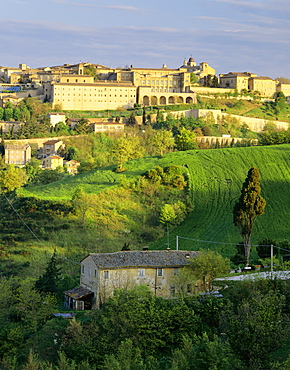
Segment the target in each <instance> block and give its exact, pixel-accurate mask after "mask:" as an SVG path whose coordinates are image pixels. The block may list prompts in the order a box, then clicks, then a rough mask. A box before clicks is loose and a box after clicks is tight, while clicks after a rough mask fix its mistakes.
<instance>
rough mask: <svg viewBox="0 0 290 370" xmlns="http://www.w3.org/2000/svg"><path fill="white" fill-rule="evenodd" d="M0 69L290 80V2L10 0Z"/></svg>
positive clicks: (3, 20) (1, 32) (0, 23)
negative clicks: (201, 70)
mask: <svg viewBox="0 0 290 370" xmlns="http://www.w3.org/2000/svg"><path fill="white" fill-rule="evenodd" d="M0 45H1V52H0V65H1V66H7V67H18V65H19V64H20V63H26V64H27V65H28V66H30V67H31V68H36V67H46V66H55V65H63V64H65V63H69V64H75V63H79V62H90V63H95V64H103V65H105V66H107V67H112V68H116V67H125V66H131V65H133V67H136V68H137V67H139V68H141V67H148V68H161V67H162V66H163V64H166V65H167V67H168V68H179V67H180V66H181V65H182V64H183V60H184V59H187V60H188V59H189V58H190V57H192V58H194V60H195V61H196V63H197V65H198V64H199V63H201V62H207V63H208V64H209V65H210V66H211V67H213V68H215V69H216V74H217V75H219V74H220V73H228V72H245V71H247V72H252V73H256V74H257V75H258V76H268V77H271V78H273V79H274V78H276V77H287V78H290V1H289V0H167V1H165V0H155V1H153V0H146V1H142V0H134V1H133V0H123V1H119V0H102V1H98V0H41V1H40V0H9V1H5V2H3V4H1V14H0Z"/></svg>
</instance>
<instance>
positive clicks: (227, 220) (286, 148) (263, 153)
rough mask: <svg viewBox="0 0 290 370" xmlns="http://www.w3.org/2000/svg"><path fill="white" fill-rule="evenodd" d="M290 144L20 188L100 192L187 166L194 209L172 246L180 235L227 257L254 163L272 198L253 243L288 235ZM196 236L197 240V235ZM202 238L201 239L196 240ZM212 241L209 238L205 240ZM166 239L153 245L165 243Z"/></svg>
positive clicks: (61, 193) (139, 162)
mask: <svg viewBox="0 0 290 370" xmlns="http://www.w3.org/2000/svg"><path fill="white" fill-rule="evenodd" d="M289 161H290V145H288V144H287V145H280V146H269V147H247V148H228V149H216V150H191V151H186V152H176V153H169V154H167V155H165V156H164V157H162V158H160V157H148V158H141V159H136V160H133V161H130V162H128V163H126V165H125V167H126V169H127V170H126V171H124V172H123V173H116V172H114V168H115V166H111V167H107V168H103V169H99V170H96V171H91V172H88V173H85V174H81V175H77V176H75V177H71V178H69V179H65V180H63V181H59V182H55V183H52V184H49V185H47V186H41V187H40V186H39V187H26V188H23V189H21V192H20V194H22V195H24V196H37V197H40V198H44V199H63V200H65V199H70V198H71V197H72V195H73V193H74V191H75V189H76V188H77V187H79V186H81V187H82V188H83V189H84V190H85V191H86V192H88V193H98V192H101V191H104V190H107V189H109V188H112V187H116V186H119V185H120V184H122V183H124V182H125V181H130V180H132V179H134V178H135V177H136V176H139V175H142V174H144V173H145V171H146V170H148V169H151V168H155V167H157V166H161V167H166V166H168V165H172V164H174V165H181V166H186V168H187V169H188V173H189V177H190V186H191V193H192V200H193V211H192V212H191V213H190V214H189V216H188V217H187V219H186V220H185V221H184V222H183V223H182V224H181V225H179V226H178V227H177V228H176V229H174V230H171V231H170V240H171V245H170V246H171V248H175V238H176V235H178V236H179V237H180V238H179V247H180V248H181V249H193V250H194V249H201V248H211V249H216V250H218V251H220V252H221V253H222V254H223V255H224V256H230V255H232V254H233V253H234V251H235V247H234V245H233V244H234V243H238V242H240V241H241V238H240V236H239V234H238V231H237V229H236V228H235V227H234V225H233V222H232V210H233V207H234V204H235V202H236V201H237V199H238V197H239V194H240V190H241V187H242V183H243V182H244V180H245V178H246V176H247V172H248V170H249V168H251V167H257V168H258V169H259V170H260V174H261V178H260V182H261V188H262V196H263V197H264V198H265V199H266V201H267V206H266V209H265V214H264V215H262V216H260V217H259V218H258V219H257V221H256V224H255V227H254V233H253V238H252V243H253V244H256V243H258V242H259V241H260V240H262V239H265V238H271V239H274V240H276V241H277V242H278V241H282V240H285V239H289V219H290V170H289ZM192 239H194V240H192ZM197 240H199V241H197ZM206 241H207V242H206ZM165 244H166V238H165V237H164V238H162V239H161V240H157V241H156V242H155V243H154V245H152V248H163V247H164V245H165Z"/></svg>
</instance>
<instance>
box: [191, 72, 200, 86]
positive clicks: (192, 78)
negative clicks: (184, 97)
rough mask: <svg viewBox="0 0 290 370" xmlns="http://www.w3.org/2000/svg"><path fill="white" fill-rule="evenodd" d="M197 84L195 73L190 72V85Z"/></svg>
mask: <svg viewBox="0 0 290 370" xmlns="http://www.w3.org/2000/svg"><path fill="white" fill-rule="evenodd" d="M197 82H198V76H197V75H196V74H195V73H193V72H191V73H190V83H191V84H196V83H197Z"/></svg>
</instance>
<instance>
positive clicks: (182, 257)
mask: <svg viewBox="0 0 290 370" xmlns="http://www.w3.org/2000/svg"><path fill="white" fill-rule="evenodd" d="M198 254H199V252H193V251H177V250H169V251H168V250H164V251H126V252H115V253H90V254H89V256H90V257H91V258H92V259H93V261H94V262H95V264H96V266H97V267H98V268H101V269H104V268H122V267H124V268H126V267H160V268H162V267H177V266H178V267H181V266H185V265H186V264H188V261H189V259H191V258H194V257H196V256H197V255H198Z"/></svg>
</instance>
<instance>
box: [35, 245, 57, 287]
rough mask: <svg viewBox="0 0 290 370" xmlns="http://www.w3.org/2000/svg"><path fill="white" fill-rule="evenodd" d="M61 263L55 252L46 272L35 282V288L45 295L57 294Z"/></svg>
mask: <svg viewBox="0 0 290 370" xmlns="http://www.w3.org/2000/svg"><path fill="white" fill-rule="evenodd" d="M60 270H61V269H60V267H59V262H58V261H57V258H56V253H55V251H54V253H53V255H52V256H51V258H50V261H49V262H48V264H47V267H46V269H45V272H44V274H43V275H41V276H40V278H39V279H38V280H37V281H36V282H35V288H36V289H37V290H38V291H40V292H43V293H56V292H57V288H58V281H59V275H60Z"/></svg>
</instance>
